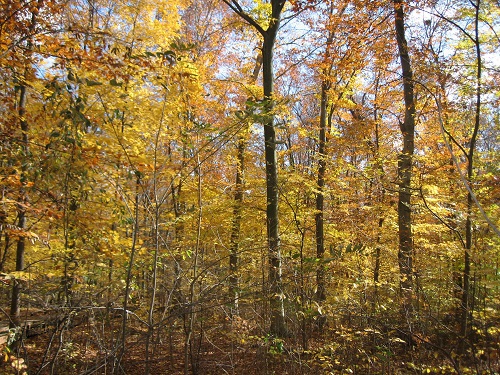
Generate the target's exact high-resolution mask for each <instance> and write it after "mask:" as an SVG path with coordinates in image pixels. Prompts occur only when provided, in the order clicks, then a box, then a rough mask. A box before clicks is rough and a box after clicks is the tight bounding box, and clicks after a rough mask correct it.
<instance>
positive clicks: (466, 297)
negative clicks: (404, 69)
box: [460, 0, 482, 338]
mask: <svg viewBox="0 0 500 375" xmlns="http://www.w3.org/2000/svg"><path fill="white" fill-rule="evenodd" d="M471 3H472V2H471ZM480 5H481V1H480V0H477V1H476V3H475V4H474V8H475V9H474V10H475V18H474V28H475V30H474V31H475V35H474V38H473V41H474V48H475V53H476V60H477V71H476V103H475V113H474V129H473V132H472V137H471V140H470V146H469V152H468V154H467V182H468V183H469V186H470V184H471V183H472V179H473V177H474V153H475V148H476V141H477V135H478V133H479V125H480V119H481V87H482V78H481V77H482V59H481V44H480V40H479V8H480ZM473 204H474V203H473V198H472V194H471V192H470V191H469V192H468V193H467V218H466V220H465V249H464V271H463V285H462V288H463V292H462V314H461V322H460V330H461V335H462V337H463V338H467V337H468V336H469V334H470V330H471V323H472V322H471V320H472V309H471V306H472V295H473V293H472V290H471V285H470V284H471V250H472V240H473V238H472V237H473V234H472V207H473Z"/></svg>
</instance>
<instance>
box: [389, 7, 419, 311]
mask: <svg viewBox="0 0 500 375" xmlns="http://www.w3.org/2000/svg"><path fill="white" fill-rule="evenodd" d="M394 14H395V17H394V18H395V30H396V37H397V43H398V51H399V58H400V62H401V71H402V77H403V91H404V104H405V114H404V120H403V122H402V123H401V122H400V128H401V133H402V135H403V150H402V152H401V153H400V154H399V155H398V181H399V199H398V226H399V251H398V263H399V272H400V289H401V292H402V295H403V298H404V301H405V305H406V306H404V307H405V310H406V311H407V312H408V309H411V302H412V294H413V235H412V216H411V177H412V159H413V152H414V136H415V113H416V110H415V97H414V84H413V72H412V69H411V63H410V56H409V54H408V44H407V42H406V37H405V25H404V8H403V0H394Z"/></svg>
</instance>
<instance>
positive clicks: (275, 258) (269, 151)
mask: <svg viewBox="0 0 500 375" xmlns="http://www.w3.org/2000/svg"><path fill="white" fill-rule="evenodd" d="M224 2H225V3H226V4H227V5H228V6H229V7H230V8H231V9H232V10H233V11H234V12H235V13H236V14H237V15H238V16H240V17H241V18H242V19H244V20H245V21H247V22H248V23H249V24H250V25H251V26H252V27H254V28H255V29H256V30H257V31H258V32H259V34H261V36H262V38H263V42H262V85H263V89H264V99H263V113H262V123H263V126H264V145H265V163H266V196H267V198H266V199H267V208H266V218H267V220H266V221H267V240H268V253H269V292H268V293H269V304H270V310H271V327H270V332H271V333H272V334H275V335H278V336H283V335H285V334H286V331H287V330H286V324H285V310H284V303H283V300H284V298H285V296H284V294H283V287H282V280H281V272H282V271H281V250H280V237H279V228H278V224H279V215H278V200H279V199H278V196H279V185H278V161H277V156H276V129H275V124H274V120H275V113H274V108H275V103H274V97H273V96H274V73H273V62H274V59H273V50H274V45H275V42H276V36H277V34H278V30H279V26H280V21H281V13H282V11H283V7H284V5H285V2H286V0H271V2H270V4H269V5H270V8H269V7H267V8H266V7H265V8H264V9H265V12H268V13H267V14H265V16H264V18H263V19H257V18H255V17H253V16H252V15H251V14H250V13H249V12H248V11H247V10H244V9H243V7H242V6H241V5H240V4H239V3H238V2H237V1H234V0H231V1H229V0H224ZM260 6H264V4H260Z"/></svg>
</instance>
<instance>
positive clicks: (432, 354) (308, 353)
mask: <svg viewBox="0 0 500 375" xmlns="http://www.w3.org/2000/svg"><path fill="white" fill-rule="evenodd" d="M80 315H82V314H80ZM30 318H31V320H32V321H42V320H43V319H46V320H47V315H46V314H45V315H40V316H36V315H34V316H31V317H30ZM119 318H120V317H115V319H111V320H107V321H104V320H102V321H100V320H96V319H95V316H89V315H88V314H87V315H85V316H80V317H78V316H77V315H75V316H73V317H72V320H71V322H70V321H69V320H59V323H57V324H54V323H53V322H54V321H53V319H52V317H51V318H50V319H51V322H52V323H50V324H46V325H39V327H42V326H43V329H40V328H37V329H36V330H35V329H34V330H33V332H29V334H28V335H27V336H28V337H25V338H24V339H23V340H21V342H20V343H19V345H18V346H17V349H16V350H13V351H10V352H9V351H8V350H7V348H6V346H5V343H4V344H2V345H0V346H1V347H0V350H1V351H2V353H3V357H4V358H3V361H2V364H1V365H0V375H4V374H9V375H10V374H23V375H24V374H30V375H31V374H40V375H42V374H43V375H45V374H61V375H62V374H81V375H84V374H88V375H91V374H111V373H112V372H113V366H114V363H115V362H116V361H115V360H116V358H117V357H118V354H117V353H119V350H120V348H121V346H120V345H117V342H118V341H117V340H118V338H119V337H120V333H119V332H120V329H119V327H120V324H121V319H119ZM170 323H171V324H169V325H168V326H167V325H166V326H165V327H164V329H162V331H161V332H156V334H155V335H154V336H151V339H150V341H149V348H150V350H149V358H147V356H146V350H145V348H146V341H147V337H148V331H147V330H146V329H144V328H141V327H140V326H134V325H133V324H130V325H129V329H128V332H127V340H126V350H125V353H124V355H123V358H122V361H121V362H120V363H121V364H120V367H119V371H118V372H115V373H119V374H133V375H139V374H145V373H146V368H147V367H148V366H149V373H150V374H152V375H155V374H197V375H212V374H213V375H219V374H233V375H234V374H236V375H238V374H242V375H254V374H255V375H257V374H258V375H267V374H297V375H298V374H499V373H500V361H499V356H498V353H499V345H500V343H499V342H493V341H490V342H488V343H485V342H480V343H478V344H477V345H474V346H473V349H474V351H475V352H474V353H472V355H468V356H462V357H461V356H459V355H457V354H456V353H457V351H456V350H455V349H456V348H452V347H451V346H450V345H451V344H450V342H447V341H446V338H444V337H430V336H427V337H421V336H419V335H415V336H414V337H413V339H412V340H413V342H412V344H411V345H410V346H408V345H407V343H406V342H405V341H404V340H403V339H401V335H399V334H398V332H397V331H390V332H382V331H379V330H377V329H375V328H372V327H370V328H362V329H358V328H354V327H353V326H351V327H349V326H336V327H330V326H327V327H326V328H325V329H324V330H323V332H322V333H321V334H319V333H318V332H313V331H310V332H309V333H308V335H307V340H306V341H304V340H305V338H306V336H301V337H288V338H284V339H275V338H274V339H273V338H271V337H269V336H262V335H259V334H258V332H256V331H254V330H253V325H252V323H251V322H247V321H244V320H243V319H239V320H237V321H236V323H235V324H232V325H231V324H229V322H228V321H227V320H220V321H218V322H208V321H207V322H203V324H202V325H199V326H198V327H197V329H196V330H195V331H193V334H192V336H191V340H190V344H189V345H188V346H186V334H185V331H184V328H183V323H182V321H181V320H180V319H177V321H171V322H170ZM158 333H159V334H160V336H158ZM306 342H307V344H306ZM186 360H187V367H185V365H184V364H185V363H186Z"/></svg>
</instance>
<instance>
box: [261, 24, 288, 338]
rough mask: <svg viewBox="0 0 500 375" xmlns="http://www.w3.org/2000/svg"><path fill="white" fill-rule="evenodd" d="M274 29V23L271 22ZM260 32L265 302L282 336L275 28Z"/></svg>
mask: <svg viewBox="0 0 500 375" xmlns="http://www.w3.org/2000/svg"><path fill="white" fill-rule="evenodd" d="M275 28H276V31H277V26H275ZM270 30H271V28H269V29H268V30H267V33H266V34H264V43H263V47H262V49H263V51H262V65H263V84H264V100H265V101H266V108H265V121H264V142H265V160H266V188H267V189H266V193H267V194H266V196H267V209H266V217H267V239H268V252H269V303H270V310H271V330H270V331H271V333H272V334H276V335H278V336H282V335H284V334H285V333H286V326H285V310H284V303H283V299H284V295H283V287H282V280H281V276H282V275H281V272H282V271H281V249H280V237H279V226H278V224H279V217H278V193H279V191H278V160H277V155H276V129H275V127H274V115H273V114H272V113H273V110H274V98H273V91H274V74H273V66H272V64H273V47H274V42H275V38H276V31H275V32H269V31H270Z"/></svg>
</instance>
